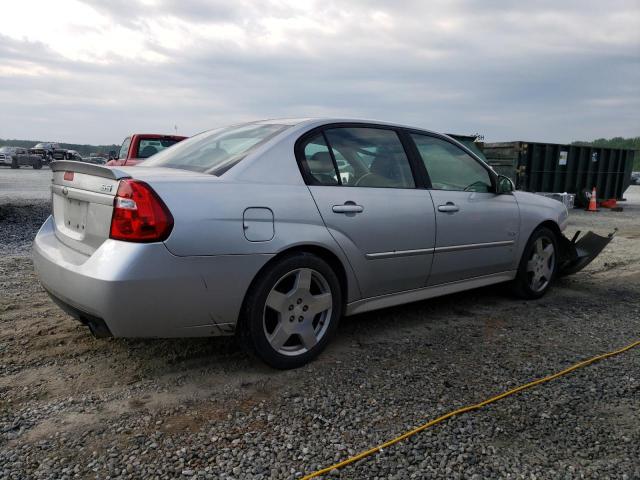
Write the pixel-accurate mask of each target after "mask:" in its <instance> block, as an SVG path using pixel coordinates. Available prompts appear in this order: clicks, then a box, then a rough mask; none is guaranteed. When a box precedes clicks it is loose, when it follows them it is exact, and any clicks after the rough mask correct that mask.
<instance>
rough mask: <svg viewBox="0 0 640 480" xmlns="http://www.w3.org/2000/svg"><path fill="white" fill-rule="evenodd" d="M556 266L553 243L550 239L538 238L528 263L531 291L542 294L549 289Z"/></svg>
mask: <svg viewBox="0 0 640 480" xmlns="http://www.w3.org/2000/svg"><path fill="white" fill-rule="evenodd" d="M555 264H556V249H555V247H554V246H553V242H552V241H551V239H550V238H548V237H540V238H538V239H537V240H536V241H535V243H534V245H533V251H532V252H531V256H530V258H529V261H528V262H527V276H528V278H529V287H530V288H531V290H533V291H534V292H541V291H542V290H544V289H545V288H547V285H549V282H550V281H551V277H552V276H553V270H554V268H555Z"/></svg>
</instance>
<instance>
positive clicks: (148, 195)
mask: <svg viewBox="0 0 640 480" xmlns="http://www.w3.org/2000/svg"><path fill="white" fill-rule="evenodd" d="M172 228H173V217H172V216H171V212H169V209H168V208H167V206H166V205H165V204H164V202H163V201H162V200H161V199H160V197H159V196H158V194H157V193H156V192H154V191H153V189H152V188H151V187H150V186H149V185H147V184H146V183H144V182H140V181H138V180H131V179H128V180H121V181H120V185H119V186H118V192H117V193H116V197H115V199H114V201H113V216H112V217H111V231H110V232H109V238H113V239H115V240H125V241H127V242H161V241H163V240H166V239H167V237H168V236H169V234H170V233H171V229H172Z"/></svg>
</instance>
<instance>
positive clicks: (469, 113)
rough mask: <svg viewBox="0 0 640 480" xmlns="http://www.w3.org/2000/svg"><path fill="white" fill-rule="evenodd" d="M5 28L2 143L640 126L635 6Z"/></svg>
mask: <svg viewBox="0 0 640 480" xmlns="http://www.w3.org/2000/svg"><path fill="white" fill-rule="evenodd" d="M56 5H57V8H55V9H51V10H50V11H48V12H47V14H48V18H47V23H48V24H50V25H55V28H52V29H50V30H51V31H49V30H47V29H42V30H41V29H39V28H29V19H30V18H31V12H33V11H34V8H37V7H35V6H34V5H30V0H23V1H22V2H20V3H19V4H14V5H12V6H11V7H6V10H7V12H5V18H4V23H8V24H10V25H13V27H11V28H10V29H2V30H1V31H2V32H3V33H2V34H0V65H1V66H0V102H1V105H2V112H3V113H2V116H0V138H7V137H19V138H25V137H28V138H41V139H51V140H60V141H74V142H95V143H98V142H99V143H117V142H119V141H120V140H121V138H123V137H124V136H125V135H126V134H128V133H130V132H133V131H160V132H171V131H172V130H173V126H174V125H176V124H177V125H178V126H179V131H180V132H181V133H185V134H193V133H196V132H198V131H201V130H204V129H208V128H212V127H215V126H219V125H223V124H225V123H230V122H237V121H242V120H250V119H257V118H269V117H281V116H295V117H299V116H348V117H360V118H362V117H365V118H377V119H382V120H391V121H398V122H402V123H408V124H413V125H416V126H422V127H425V128H430V129H433V130H439V131H448V132H459V133H468V132H481V133H484V134H485V137H486V138H487V139H488V140H514V139H527V140H539V141H559V142H568V141H571V140H574V139H578V138H580V139H585V138H595V137H603V136H613V135H627V136H630V135H638V134H640V113H639V111H638V103H639V99H640V87H639V85H640V60H639V52H640V33H639V32H640V31H639V30H638V29H637V25H638V23H639V22H640V11H639V10H640V9H639V7H638V4H637V2H635V1H613V2H606V3H605V2H597V1H591V0H590V1H567V2H552V1H547V0H540V1H537V2H535V3H531V2H527V3H518V2H504V1H498V0H488V1H482V2H481V1H479V0H465V1H462V0H460V1H445V0H434V1H430V2H421V1H417V0H415V1H414V0H411V1H407V2H401V3H398V2H390V1H383V0H374V1H364V0H356V1H352V2H349V3H347V2H337V1H323V2H319V1H318V2H316V1H311V0H305V1H297V2H294V1H285V0H273V1H263V2H249V1H244V0H240V1H238V2H227V1H225V2H223V1H204V0H185V1H180V2H177V1H176V2H170V1H168V0H155V1H152V0H145V1H137V2H136V1H132V0H128V1H126V2H125V1H113V2H99V1H98V0H83V1H82V2H80V1H79V0H59V2H56Z"/></svg>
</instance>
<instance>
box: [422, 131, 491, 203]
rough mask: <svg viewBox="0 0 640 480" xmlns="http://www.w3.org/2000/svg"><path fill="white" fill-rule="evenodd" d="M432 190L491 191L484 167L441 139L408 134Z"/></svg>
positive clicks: (488, 176) (488, 177)
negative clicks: (416, 150) (414, 145)
mask: <svg viewBox="0 0 640 480" xmlns="http://www.w3.org/2000/svg"><path fill="white" fill-rule="evenodd" d="M411 138H412V139H413V141H414V142H415V144H416V147H417V148H418V152H419V153H420V157H421V158H422V161H423V162H424V166H425V168H426V169H427V173H428V174H429V178H430V179H431V188H433V189H434V190H456V191H466V192H490V191H492V184H491V176H490V175H489V172H488V171H487V169H486V168H484V167H483V166H482V165H480V163H479V162H478V161H477V160H476V159H475V158H473V157H472V156H471V155H469V154H468V153H467V152H465V151H464V150H462V149H461V148H459V147H457V146H455V145H453V144H452V143H449V142H447V141H446V140H442V139H440V138H436V137H431V136H429V135H420V134H413V133H412V134H411Z"/></svg>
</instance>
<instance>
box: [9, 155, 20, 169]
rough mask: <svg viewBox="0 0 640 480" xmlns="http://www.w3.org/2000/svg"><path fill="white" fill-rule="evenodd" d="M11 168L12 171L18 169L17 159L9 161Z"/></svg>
mask: <svg viewBox="0 0 640 480" xmlns="http://www.w3.org/2000/svg"><path fill="white" fill-rule="evenodd" d="M11 168H13V169H14V170H15V169H16V168H20V165H19V164H18V159H17V158H13V159H11Z"/></svg>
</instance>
